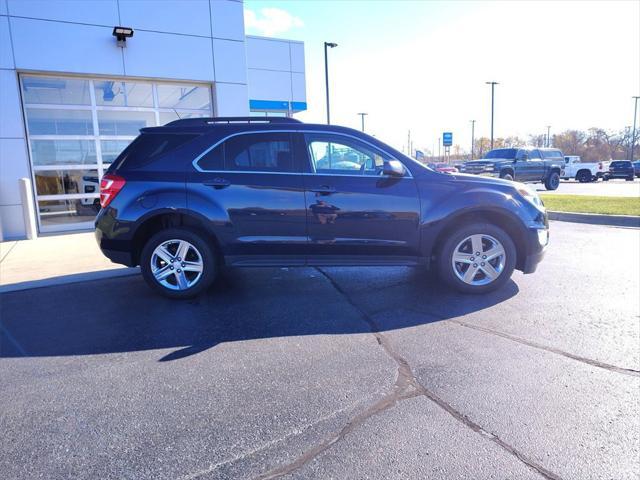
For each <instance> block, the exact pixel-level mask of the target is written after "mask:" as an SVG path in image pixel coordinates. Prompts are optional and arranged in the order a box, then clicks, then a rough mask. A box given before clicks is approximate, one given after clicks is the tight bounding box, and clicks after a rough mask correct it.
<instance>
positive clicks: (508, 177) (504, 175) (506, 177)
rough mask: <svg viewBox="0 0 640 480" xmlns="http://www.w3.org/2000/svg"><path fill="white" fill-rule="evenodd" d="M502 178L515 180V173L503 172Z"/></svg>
mask: <svg viewBox="0 0 640 480" xmlns="http://www.w3.org/2000/svg"><path fill="white" fill-rule="evenodd" d="M500 178H503V179H504V180H510V181H512V182H513V175H511V174H510V173H506V172H503V173H501V174H500Z"/></svg>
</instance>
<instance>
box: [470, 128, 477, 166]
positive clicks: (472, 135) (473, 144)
mask: <svg viewBox="0 0 640 480" xmlns="http://www.w3.org/2000/svg"><path fill="white" fill-rule="evenodd" d="M475 134H476V121H475V120H471V160H473V149H474V146H475V143H476V139H475Z"/></svg>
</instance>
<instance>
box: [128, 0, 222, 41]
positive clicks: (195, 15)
mask: <svg viewBox="0 0 640 480" xmlns="http://www.w3.org/2000/svg"><path fill="white" fill-rule="evenodd" d="M120 22H121V24H122V25H123V26H125V27H132V28H133V29H134V30H135V29H137V28H139V29H143V30H154V31H157V32H171V33H184V34H188V35H204V36H208V37H210V36H211V23H210V20H209V2H208V0H162V1H156V2H152V1H149V0H123V1H121V2H120ZM137 34H138V32H135V33H134V38H135V37H136V36H137Z"/></svg>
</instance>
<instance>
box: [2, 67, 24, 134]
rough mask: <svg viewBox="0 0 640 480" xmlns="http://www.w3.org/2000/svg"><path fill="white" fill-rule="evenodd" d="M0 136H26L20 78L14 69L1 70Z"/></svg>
mask: <svg viewBox="0 0 640 480" xmlns="http://www.w3.org/2000/svg"><path fill="white" fill-rule="evenodd" d="M0 92H2V94H0V138H7V137H20V138H23V137H24V124H23V123H22V107H21V106H20V93H19V90H18V78H17V76H16V72H15V71H13V70H0Z"/></svg>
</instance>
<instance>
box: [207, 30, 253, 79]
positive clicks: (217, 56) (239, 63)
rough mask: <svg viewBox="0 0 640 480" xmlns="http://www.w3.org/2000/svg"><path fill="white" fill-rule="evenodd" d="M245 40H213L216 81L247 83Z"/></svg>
mask: <svg viewBox="0 0 640 480" xmlns="http://www.w3.org/2000/svg"><path fill="white" fill-rule="evenodd" d="M245 58H246V56H245V48H244V42H235V41H233V40H219V39H214V40H213V60H214V62H215V67H216V68H215V74H216V81H218V82H231V83H247V65H246V62H245Z"/></svg>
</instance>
